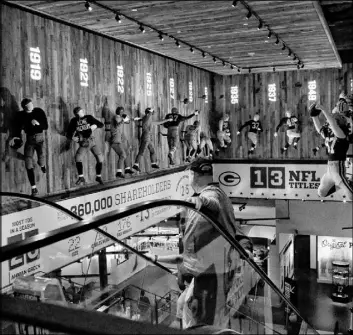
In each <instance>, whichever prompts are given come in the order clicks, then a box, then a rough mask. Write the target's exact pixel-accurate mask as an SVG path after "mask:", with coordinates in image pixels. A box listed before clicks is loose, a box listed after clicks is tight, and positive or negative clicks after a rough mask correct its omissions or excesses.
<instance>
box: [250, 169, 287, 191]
mask: <svg viewBox="0 0 353 335" xmlns="http://www.w3.org/2000/svg"><path fill="white" fill-rule="evenodd" d="M285 180H286V178H285V168H284V167H257V166H256V167H254V166H252V167H250V187H251V188H279V189H284V188H285Z"/></svg>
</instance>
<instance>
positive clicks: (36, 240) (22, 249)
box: [0, 199, 318, 334]
mask: <svg viewBox="0 0 353 335" xmlns="http://www.w3.org/2000/svg"><path fill="white" fill-rule="evenodd" d="M57 206H59V205H57ZM163 206H164V207H165V206H179V207H186V208H189V209H192V210H194V211H195V212H197V213H198V214H199V215H201V216H202V217H203V218H204V219H205V220H206V221H208V222H209V223H210V224H212V225H213V227H214V228H215V229H217V231H218V232H219V233H220V234H221V235H222V236H223V237H224V239H225V240H226V241H227V242H228V243H229V244H230V245H231V246H232V247H234V248H235V249H236V250H237V252H238V253H239V254H240V256H241V257H242V258H243V259H245V260H246V262H247V263H248V264H249V265H250V266H251V267H252V268H253V269H254V270H255V271H256V272H257V273H258V274H259V275H260V277H261V278H262V279H263V280H264V281H265V283H266V284H267V285H269V287H270V288H271V289H272V290H273V291H274V292H275V293H277V294H278V296H279V297H281V299H282V300H283V301H284V302H285V303H286V304H287V305H288V306H289V307H290V308H291V310H292V311H294V312H295V313H296V314H297V315H298V316H299V317H300V318H301V319H302V320H303V321H305V322H306V323H307V324H308V325H309V326H310V327H311V328H312V329H313V330H314V331H315V328H314V327H313V326H312V325H311V324H310V323H309V322H308V321H307V320H305V319H304V318H303V317H302V316H301V315H300V313H299V311H298V310H297V308H296V307H295V306H294V305H293V304H292V303H291V302H290V301H289V300H288V299H287V298H286V297H285V296H284V294H283V293H282V292H281V291H280V290H279V288H278V287H277V286H276V285H275V284H274V283H273V282H272V281H271V280H270V279H269V278H268V276H267V274H266V273H265V272H264V271H263V270H262V269H261V268H260V267H259V266H258V265H257V264H256V263H255V262H254V261H253V260H252V259H251V258H250V256H249V254H248V253H247V252H246V251H245V249H244V248H243V247H242V246H241V245H240V244H239V242H238V241H237V240H236V239H235V238H234V237H233V236H231V235H230V234H229V232H228V231H227V230H226V229H225V228H224V227H223V226H222V225H221V224H219V223H218V222H215V221H213V220H212V219H210V218H209V217H208V216H207V215H206V214H204V213H203V212H202V211H199V210H196V209H195V205H194V204H193V203H190V202H186V201H182V200H172V199H162V200H153V201H146V202H143V203H140V204H136V205H131V206H127V207H125V208H121V209H118V210H115V211H113V212H110V213H108V214H102V215H99V216H97V217H95V218H94V219H86V220H82V218H81V221H79V222H76V223H73V224H71V225H68V226H65V227H62V228H58V229H54V230H52V231H50V232H47V233H42V234H38V235H35V236H32V237H29V238H27V239H26V240H23V241H19V242H15V243H12V244H10V245H6V246H3V247H2V248H0V261H1V262H3V261H6V260H9V259H12V258H14V257H16V256H19V255H22V254H24V253H27V252H30V251H32V250H35V249H39V248H42V247H44V246H48V245H50V244H53V243H56V242H59V241H61V240H62V239H65V238H69V237H72V236H75V235H78V234H82V233H84V232H87V231H89V230H91V229H96V230H97V229H99V227H100V226H103V225H105V224H109V223H111V222H112V221H117V220H120V219H123V218H125V217H127V216H130V215H134V214H136V213H137V212H140V211H144V210H148V209H152V208H155V207H163ZM99 232H100V233H102V234H104V235H105V236H107V237H109V238H112V239H113V240H116V239H115V237H114V236H111V235H110V234H108V233H106V232H105V231H103V230H101V229H99ZM117 243H121V241H119V240H118V241H117ZM129 248H130V247H129ZM131 249H132V250H131V251H134V250H135V249H133V248H131ZM135 252H136V250H135ZM141 257H142V258H145V259H146V260H148V261H150V262H152V263H154V264H156V262H154V261H152V260H151V259H149V258H148V257H146V256H144V255H141ZM168 270H169V269H168ZM169 271H170V270H169ZM317 334H318V333H317Z"/></svg>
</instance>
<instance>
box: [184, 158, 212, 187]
mask: <svg viewBox="0 0 353 335" xmlns="http://www.w3.org/2000/svg"><path fill="white" fill-rule="evenodd" d="M188 170H189V181H190V185H191V187H192V188H193V189H194V191H195V192H196V193H200V192H201V191H202V190H203V189H204V188H205V187H206V186H207V185H208V184H210V183H212V176H213V168H212V161H211V160H210V159H206V158H203V157H200V158H197V159H195V160H194V161H193V162H192V163H191V164H190V165H189V167H188Z"/></svg>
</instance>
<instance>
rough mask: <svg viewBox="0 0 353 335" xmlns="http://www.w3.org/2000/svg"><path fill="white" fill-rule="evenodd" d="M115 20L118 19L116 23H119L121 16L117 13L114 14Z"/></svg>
mask: <svg viewBox="0 0 353 335" xmlns="http://www.w3.org/2000/svg"><path fill="white" fill-rule="evenodd" d="M115 20H116V21H118V23H121V18H120V15H119V14H118V13H117V14H116V15H115Z"/></svg>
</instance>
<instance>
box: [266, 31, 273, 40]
mask: <svg viewBox="0 0 353 335" xmlns="http://www.w3.org/2000/svg"><path fill="white" fill-rule="evenodd" d="M271 36H272V32H271V30H270V31H269V32H268V35H267V38H271Z"/></svg>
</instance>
